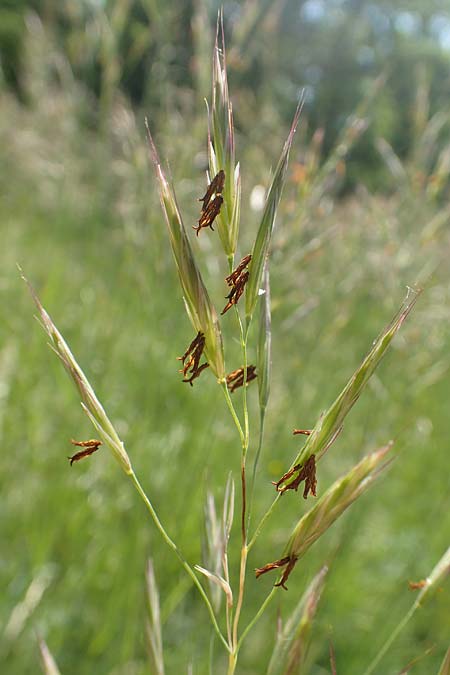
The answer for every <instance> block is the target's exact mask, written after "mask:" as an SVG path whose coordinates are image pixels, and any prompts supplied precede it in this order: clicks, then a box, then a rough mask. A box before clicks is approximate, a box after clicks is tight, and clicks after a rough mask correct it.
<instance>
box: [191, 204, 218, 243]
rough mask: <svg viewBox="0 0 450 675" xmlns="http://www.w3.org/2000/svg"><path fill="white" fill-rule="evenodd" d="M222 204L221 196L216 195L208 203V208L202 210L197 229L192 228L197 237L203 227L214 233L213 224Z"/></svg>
mask: <svg viewBox="0 0 450 675" xmlns="http://www.w3.org/2000/svg"><path fill="white" fill-rule="evenodd" d="M222 204H223V197H222V195H217V196H216V197H214V199H213V200H212V201H211V202H209V204H208V206H207V207H206V208H205V209H203V211H202V212H201V214H200V218H199V220H198V225H197V227H195V225H194V226H193V227H194V230H195V231H196V233H197V237H198V233H199V232H200V230H202V229H203V228H205V227H210V228H211V230H212V231H213V232H214V228H213V222H214V220H215V219H216V216H218V215H219V213H220V209H221V206H222Z"/></svg>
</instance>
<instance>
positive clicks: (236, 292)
mask: <svg viewBox="0 0 450 675" xmlns="http://www.w3.org/2000/svg"><path fill="white" fill-rule="evenodd" d="M251 259H252V256H251V255H246V256H245V258H242V260H241V262H240V263H239V265H238V266H237V267H236V269H235V270H234V271H233V272H231V274H230V275H229V276H227V277H225V281H226V282H227V284H228V286H230V287H231V291H230V293H229V294H228V295H227V296H226V298H227V300H228V302H227V304H226V305H225V307H224V308H223V310H222V311H221V314H225V312H228V310H229V309H230V307H232V306H233V305H236V304H237V302H238V300H239V298H240V297H241V295H242V293H243V292H244V288H245V284H246V283H247V281H248V277H249V272H248V270H247V269H246V267H247V266H248V265H249V263H250V261H251Z"/></svg>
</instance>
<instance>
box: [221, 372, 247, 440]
mask: <svg viewBox="0 0 450 675" xmlns="http://www.w3.org/2000/svg"><path fill="white" fill-rule="evenodd" d="M222 389H223V393H224V396H225V400H226V402H227V405H228V408H229V410H230V413H231V417H232V418H233V421H234V423H235V425H236V429H237V430H238V432H239V436H240V438H241V443H242V445H244V440H245V436H244V432H243V431H242V426H241V423H240V421H239V417H238V416H237V413H236V410H235V408H234V405H233V401H232V400H231V396H230V392H229V391H228V387H227V383H226V382H224V383H223V385H222Z"/></svg>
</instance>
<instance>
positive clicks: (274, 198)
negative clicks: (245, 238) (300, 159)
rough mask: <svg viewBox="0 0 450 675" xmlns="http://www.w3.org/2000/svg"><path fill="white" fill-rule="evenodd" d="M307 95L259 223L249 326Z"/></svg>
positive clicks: (249, 288)
mask: <svg viewBox="0 0 450 675" xmlns="http://www.w3.org/2000/svg"><path fill="white" fill-rule="evenodd" d="M304 100H305V97H304V95H302V97H301V99H300V101H299V103H298V106H297V110H296V111H295V115H294V119H293V121H292V125H291V129H290V131H289V134H288V137H287V139H286V142H285V144H284V147H283V150H282V152H281V156H280V159H279V160H278V165H277V167H276V169H275V173H274V176H273V179H272V183H271V185H270V188H269V192H268V195H267V199H266V204H265V207H264V212H263V216H262V219H261V223H260V226H259V230H258V234H257V235H256V240H255V243H254V245H253V250H252V260H251V263H250V267H249V278H248V282H247V286H246V294H245V313H246V319H247V325H248V324H249V323H250V321H251V318H252V315H253V312H254V309H255V306H256V301H257V299H258V295H259V289H260V286H261V279H262V275H263V271H264V266H265V264H266V260H267V256H268V254H269V246H270V241H271V239H272V232H273V228H274V225H275V217H276V214H277V209H278V204H279V203H280V199H281V194H282V191H283V186H284V181H285V177H286V169H287V165H288V161H289V152H290V149H291V146H292V142H293V140H294V134H295V131H296V129H297V126H298V122H299V119H300V114H301V112H302V108H303V104H304Z"/></svg>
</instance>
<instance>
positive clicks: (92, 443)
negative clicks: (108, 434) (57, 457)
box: [67, 438, 102, 466]
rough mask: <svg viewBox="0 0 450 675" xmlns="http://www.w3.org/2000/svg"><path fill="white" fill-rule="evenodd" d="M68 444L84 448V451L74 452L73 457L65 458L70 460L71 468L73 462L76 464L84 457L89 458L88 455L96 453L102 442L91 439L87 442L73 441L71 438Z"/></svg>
mask: <svg viewBox="0 0 450 675" xmlns="http://www.w3.org/2000/svg"><path fill="white" fill-rule="evenodd" d="M70 442H71V443H72V445H76V446H78V447H80V448H84V450H80V451H79V452H76V453H75V454H74V455H72V457H68V458H67V459H69V460H70V466H72V464H73V463H74V462H78V461H79V460H80V459H83V458H84V457H89V455H92V454H93V453H94V452H96V451H97V450H98V449H99V447H100V445H102V442H101V441H98V440H97V439H96V438H91V439H90V440H89V441H74V440H73V438H72V439H71V440H70Z"/></svg>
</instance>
